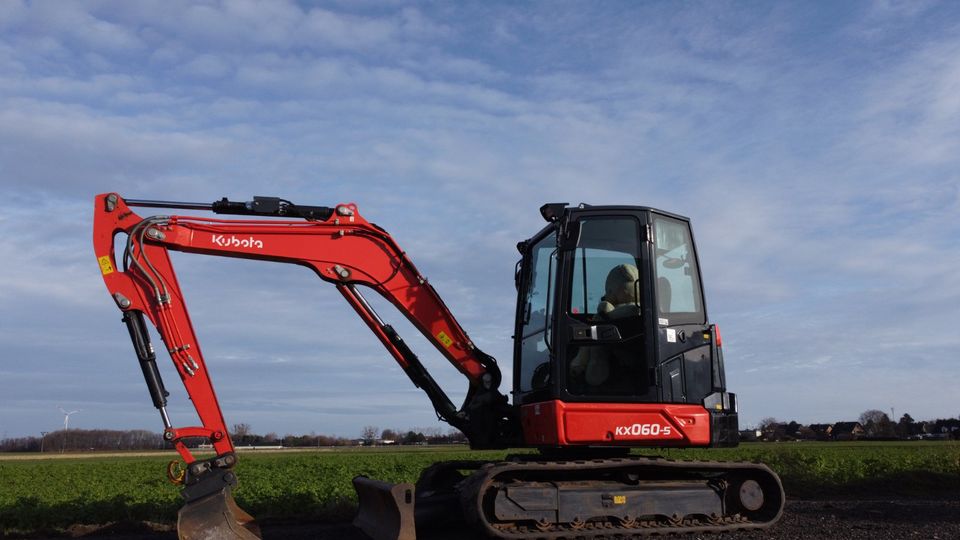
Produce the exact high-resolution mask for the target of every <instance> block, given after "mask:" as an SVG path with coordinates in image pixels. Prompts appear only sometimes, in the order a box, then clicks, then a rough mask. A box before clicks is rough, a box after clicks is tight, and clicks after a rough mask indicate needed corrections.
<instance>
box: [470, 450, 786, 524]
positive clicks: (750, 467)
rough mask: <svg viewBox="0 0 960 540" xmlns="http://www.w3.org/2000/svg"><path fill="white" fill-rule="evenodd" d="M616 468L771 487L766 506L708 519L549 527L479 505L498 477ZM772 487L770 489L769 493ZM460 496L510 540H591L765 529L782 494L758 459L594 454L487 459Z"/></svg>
mask: <svg viewBox="0 0 960 540" xmlns="http://www.w3.org/2000/svg"><path fill="white" fill-rule="evenodd" d="M617 469H621V470H630V471H632V472H637V471H642V472H649V473H654V474H656V475H662V474H663V473H669V472H674V471H675V472H677V473H678V476H680V477H683V478H690V475H691V473H694V474H700V473H702V474H703V475H704V478H707V477H710V476H715V475H716V474H717V473H726V474H727V475H734V474H736V473H747V474H749V475H750V476H752V477H762V478H763V480H764V482H765V483H768V486H770V487H772V488H771V489H769V490H768V489H765V490H764V495H765V497H766V502H765V503H764V506H763V507H762V508H761V509H760V510H758V511H757V512H755V513H749V514H751V515H752V518H751V515H742V514H740V513H734V514H732V515H726V516H718V517H717V518H714V519H712V520H706V519H702V520H698V519H691V518H686V517H681V516H674V517H672V518H668V517H658V518H656V519H647V520H636V521H635V522H633V523H630V524H628V525H629V526H624V525H623V524H622V523H619V522H614V520H607V521H597V522H587V523H582V524H572V523H564V524H551V525H550V526H549V527H544V528H540V527H536V526H534V525H533V524H529V523H526V524H520V523H507V524H504V523H491V522H490V521H489V520H488V519H487V512H486V510H485V509H484V508H483V501H484V500H486V499H488V498H492V497H486V496H485V494H486V493H487V492H488V491H489V490H496V489H498V484H497V482H498V477H501V476H504V475H512V474H524V473H542V472H547V471H549V472H550V473H551V476H553V477H555V478H556V479H557V480H556V482H558V483H560V482H562V481H563V479H564V476H563V473H564V472H577V473H583V472H584V471H589V470H593V471H597V472H612V471H616V470H617ZM771 492H772V493H771ZM460 493H461V497H462V498H461V501H462V503H463V506H464V510H465V513H466V517H467V520H468V521H469V522H471V523H473V524H474V525H476V526H479V527H481V528H482V529H483V530H484V531H485V532H486V533H487V534H488V535H490V536H492V537H496V538H503V539H509V540H555V539H556V540H559V539H565V540H574V539H576V540H589V539H598V540H599V539H628V538H643V537H646V536H650V535H664V534H689V533H720V532H727V531H732V530H743V529H765V528H767V527H770V526H771V525H773V524H774V523H776V522H777V521H778V520H779V519H780V517H781V516H782V515H783V505H784V499H785V496H784V493H783V486H782V484H781V483H780V478H779V477H777V475H776V473H774V472H773V471H772V470H770V468H769V467H767V466H766V465H763V464H759V463H740V462H715V461H674V460H668V459H664V458H658V457H624V458H611V459H592V460H583V461H579V460H577V461H533V460H531V461H506V462H495V463H487V464H485V465H483V466H482V467H480V468H479V469H478V470H477V471H476V472H474V473H473V474H472V475H471V476H470V477H469V478H468V479H467V480H466V481H465V483H464V484H463V485H462V486H461V491H460ZM758 517H759V518H760V519H757V518H758Z"/></svg>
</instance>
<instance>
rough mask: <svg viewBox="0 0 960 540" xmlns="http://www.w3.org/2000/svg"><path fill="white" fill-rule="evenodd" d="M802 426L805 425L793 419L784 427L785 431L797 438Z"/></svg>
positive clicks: (789, 435)
mask: <svg viewBox="0 0 960 540" xmlns="http://www.w3.org/2000/svg"><path fill="white" fill-rule="evenodd" d="M801 427H803V426H801V425H800V424H798V423H797V421H796V420H791V421H790V423H789V424H787V425H786V426H785V427H784V433H786V434H787V436H788V437H794V438H796V437H797V432H798V431H800V428H801Z"/></svg>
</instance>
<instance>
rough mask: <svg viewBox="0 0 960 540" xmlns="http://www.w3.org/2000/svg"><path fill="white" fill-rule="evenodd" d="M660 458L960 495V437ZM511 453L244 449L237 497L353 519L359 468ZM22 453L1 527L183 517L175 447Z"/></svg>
mask: <svg viewBox="0 0 960 540" xmlns="http://www.w3.org/2000/svg"><path fill="white" fill-rule="evenodd" d="M648 453H649V452H648ZM658 454H659V455H663V456H665V457H669V458H671V459H678V460H685V459H708V460H738V461H760V462H763V463H766V464H768V465H769V466H770V467H771V468H773V469H774V470H775V471H776V472H777V473H778V474H780V476H781V478H782V480H783V483H784V487H785V489H786V491H787V495H788V497H794V498H833V497H870V498H873V497H923V498H940V497H945V496H954V497H955V496H957V494H958V493H960V443H955V442H902V443H901V442H890V443H867V442H854V443H776V444H773V443H762V444H758V443H753V444H744V445H741V446H740V447H739V448H735V449H718V450H669V451H662V452H658ZM504 455H505V452H471V451H469V450H466V449H454V450H450V449H447V448H444V449H432V448H412V449H407V448H391V449H349V450H332V451H300V452H296V451H290V452H286V451H283V452H270V453H241V455H240V465H239V466H238V470H237V474H238V477H239V478H240V485H239V488H238V489H237V490H236V491H235V495H236V499H237V502H238V503H239V504H240V505H241V506H242V507H243V508H245V509H246V510H248V511H249V512H250V513H251V514H253V515H254V516H256V517H257V518H258V519H259V520H261V521H266V520H291V519H295V520H303V521H338V520H346V519H349V518H350V516H351V514H352V512H353V511H354V508H355V507H354V505H355V498H354V495H353V488H352V485H351V482H350V480H351V479H352V478H353V476H355V475H357V474H365V475H367V476H370V477H372V478H379V479H382V480H387V481H391V482H398V481H407V482H412V481H415V480H416V478H417V476H418V475H419V473H420V471H421V470H422V469H423V468H424V467H426V466H428V465H430V464H431V463H433V462H436V461H442V460H448V459H499V458H502V457H503V456H504ZM6 457H8V458H9V457H14V456H6ZM16 457H18V458H21V459H3V458H0V527H3V528H6V529H7V530H19V531H33V530H38V529H53V528H61V527H66V526H69V525H71V524H75V523H87V524H91V523H107V522H116V521H155V522H164V523H172V522H174V521H175V520H176V512H177V509H178V508H179V506H180V500H179V496H178V489H177V487H176V486H173V485H171V484H170V483H169V482H167V480H166V478H165V476H164V472H163V471H164V467H165V465H166V463H167V462H168V461H169V460H170V459H173V458H174V457H176V455H175V454H174V453H171V454H169V455H161V456H140V457H137V456H129V457H128V456H109V457H86V458H63V459H46V458H45V459H39V456H36V457H37V459H30V458H27V457H26V456H16Z"/></svg>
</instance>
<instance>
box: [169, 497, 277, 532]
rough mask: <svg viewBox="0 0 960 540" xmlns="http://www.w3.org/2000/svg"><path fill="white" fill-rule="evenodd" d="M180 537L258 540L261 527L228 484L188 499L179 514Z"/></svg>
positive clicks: (178, 527) (178, 529)
mask: <svg viewBox="0 0 960 540" xmlns="http://www.w3.org/2000/svg"><path fill="white" fill-rule="evenodd" d="M177 533H178V534H179V535H180V540H259V539H260V538H261V537H260V527H258V526H257V523H256V522H255V521H254V520H253V517H252V516H251V515H250V514H248V513H246V512H244V511H243V510H242V509H241V508H240V507H239V506H237V503H236V502H235V501H234V500H233V495H232V494H231V493H230V487H229V486H225V487H224V488H222V489H221V490H220V491H217V492H215V493H213V494H211V495H207V496H206V497H203V498H200V499H197V500H195V501H192V502H189V503H187V504H185V505H184V506H183V508H181V509H180V513H179V514H177Z"/></svg>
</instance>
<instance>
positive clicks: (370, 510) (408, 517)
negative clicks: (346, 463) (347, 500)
mask: <svg viewBox="0 0 960 540" xmlns="http://www.w3.org/2000/svg"><path fill="white" fill-rule="evenodd" d="M353 488H354V489H355V490H356V491H357V499H358V500H359V503H360V507H359V509H358V510H357V517H356V518H354V520H353V524H354V526H355V527H357V528H358V529H360V530H361V531H363V532H364V533H365V534H366V535H367V536H369V537H370V538H372V539H373V540H416V538H417V532H416V527H415V525H414V517H413V492H414V486H413V484H389V483H387V482H381V481H379V480H371V479H370V478H367V477H366V476H356V477H354V479H353Z"/></svg>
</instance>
